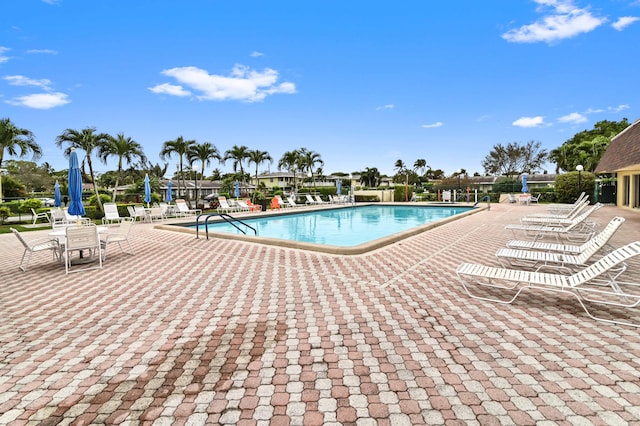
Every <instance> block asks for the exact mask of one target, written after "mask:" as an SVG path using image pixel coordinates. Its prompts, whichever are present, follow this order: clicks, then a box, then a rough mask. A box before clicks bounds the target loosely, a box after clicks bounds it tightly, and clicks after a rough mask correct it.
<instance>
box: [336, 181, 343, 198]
mask: <svg viewBox="0 0 640 426" xmlns="http://www.w3.org/2000/svg"><path fill="white" fill-rule="evenodd" d="M341 189H342V180H340V179H338V183H336V194H337V195H340V190H341Z"/></svg>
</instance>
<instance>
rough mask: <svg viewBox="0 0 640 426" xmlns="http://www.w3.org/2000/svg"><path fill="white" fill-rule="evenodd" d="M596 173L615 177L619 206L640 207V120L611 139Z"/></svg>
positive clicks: (616, 196) (617, 203) (616, 197)
mask: <svg viewBox="0 0 640 426" xmlns="http://www.w3.org/2000/svg"><path fill="white" fill-rule="evenodd" d="M595 173H596V174H598V175H604V174H607V175H611V177H613V178H614V179H615V182H616V194H615V200H616V205H617V206H618V207H623V208H628V209H637V208H640V120H636V121H635V122H634V123H633V124H632V125H630V126H629V127H627V128H626V129H624V130H623V131H622V132H620V133H619V134H617V135H616V136H615V137H614V138H613V139H611V143H610V144H609V147H608V148H607V150H606V151H605V152H604V154H603V155H602V158H601V159H600V162H599V163H598V165H597V166H596V169H595Z"/></svg>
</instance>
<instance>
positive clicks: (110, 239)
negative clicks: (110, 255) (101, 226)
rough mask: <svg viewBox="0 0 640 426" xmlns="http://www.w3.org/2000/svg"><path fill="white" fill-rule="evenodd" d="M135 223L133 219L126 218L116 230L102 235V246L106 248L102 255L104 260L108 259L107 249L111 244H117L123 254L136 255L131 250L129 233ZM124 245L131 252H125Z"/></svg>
mask: <svg viewBox="0 0 640 426" xmlns="http://www.w3.org/2000/svg"><path fill="white" fill-rule="evenodd" d="M134 223H135V222H134V219H133V218H132V217H124V218H122V221H121V222H120V224H119V225H118V227H117V228H114V229H113V230H111V229H110V230H109V231H107V232H103V233H102V234H101V237H102V245H103V247H104V248H103V253H102V259H103V260H104V259H106V258H107V248H108V247H109V244H112V243H117V244H118V247H119V248H120V251H121V252H122V253H127V254H134V252H133V249H132V248H131V243H130V242H129V232H130V231H131V228H132V227H133V224H134ZM122 243H127V246H128V249H129V251H125V250H124V249H123V248H122Z"/></svg>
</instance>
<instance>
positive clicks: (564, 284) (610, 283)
mask: <svg viewBox="0 0 640 426" xmlns="http://www.w3.org/2000/svg"><path fill="white" fill-rule="evenodd" d="M638 255H640V241H636V242H633V243H630V244H627V245H626V246H624V247H620V248H618V249H616V250H614V251H612V252H611V253H609V254H607V255H606V256H604V257H603V258H601V259H599V260H598V261H597V262H595V263H593V264H592V265H590V266H588V267H586V268H584V269H582V270H580V271H579V272H576V273H574V274H572V275H562V274H550V273H543V272H534V271H522V270H514V269H505V268H498V267H492V266H486V265H478V264H473V263H463V264H461V265H460V266H458V268H457V269H456V273H457V275H458V278H459V279H460V282H461V283H462V286H463V287H464V289H465V291H466V292H467V294H468V295H469V296H470V297H472V298H474V299H479V300H486V301H491V302H497V303H504V304H509V303H512V302H513V301H514V300H516V298H517V297H518V296H519V295H520V293H522V291H523V290H524V289H539V290H545V291H557V292H561V293H566V294H569V295H571V296H574V297H575V298H576V299H578V302H580V305H581V306H582V308H583V309H584V310H585V312H586V313H587V315H589V316H590V317H591V318H593V319H595V320H599V321H604V322H609V323H615V324H622V325H631V326H635V327H640V323H638V322H634V321H625V320H618V319H613V317H611V316H608V317H603V316H597V315H595V314H594V313H593V312H592V311H591V310H590V309H589V308H588V307H587V304H589V306H592V305H599V306H600V307H603V308H608V307H617V308H625V309H629V308H635V307H638V305H639V304H640V284H638V282H637V281H638V280H637V275H636V273H633V274H630V275H631V278H632V279H633V280H634V281H635V282H628V281H622V280H621V279H620V278H621V276H622V274H623V273H624V272H625V271H626V270H627V263H626V261H627V260H629V259H631V258H633V257H636V256H638ZM474 284H475V285H476V286H477V287H478V288H482V287H484V288H486V289H487V290H488V291H487V294H476V293H474V292H472V291H471V287H472V286H473V285H474ZM496 290H497V291H496ZM509 290H511V291H512V292H515V293H514V294H513V295H512V296H511V295H506V296H505V293H508V291H509ZM498 293H499V294H500V296H497V295H496V294H498ZM634 313H635V314H636V316H637V312H632V315H633V314H634Z"/></svg>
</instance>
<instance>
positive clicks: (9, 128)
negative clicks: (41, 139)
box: [0, 118, 42, 168]
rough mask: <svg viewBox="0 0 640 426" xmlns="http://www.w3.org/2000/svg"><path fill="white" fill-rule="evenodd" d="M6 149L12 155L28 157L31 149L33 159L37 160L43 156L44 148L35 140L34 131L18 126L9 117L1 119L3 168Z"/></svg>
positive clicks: (0, 137) (0, 160) (0, 145)
mask: <svg viewBox="0 0 640 426" xmlns="http://www.w3.org/2000/svg"><path fill="white" fill-rule="evenodd" d="M5 151H6V152H7V154H9V155H10V156H17V157H20V158H23V157H26V156H27V153H28V152H29V151H31V152H32V153H33V158H32V159H33V161H37V160H38V159H39V158H40V157H41V156H42V149H41V148H40V145H38V144H37V143H36V142H35V138H34V136H33V133H31V132H30V131H29V130H27V129H21V128H19V127H16V126H15V124H13V123H12V122H11V120H9V119H8V118H3V119H0V168H2V161H3V160H4V153H5Z"/></svg>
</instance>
